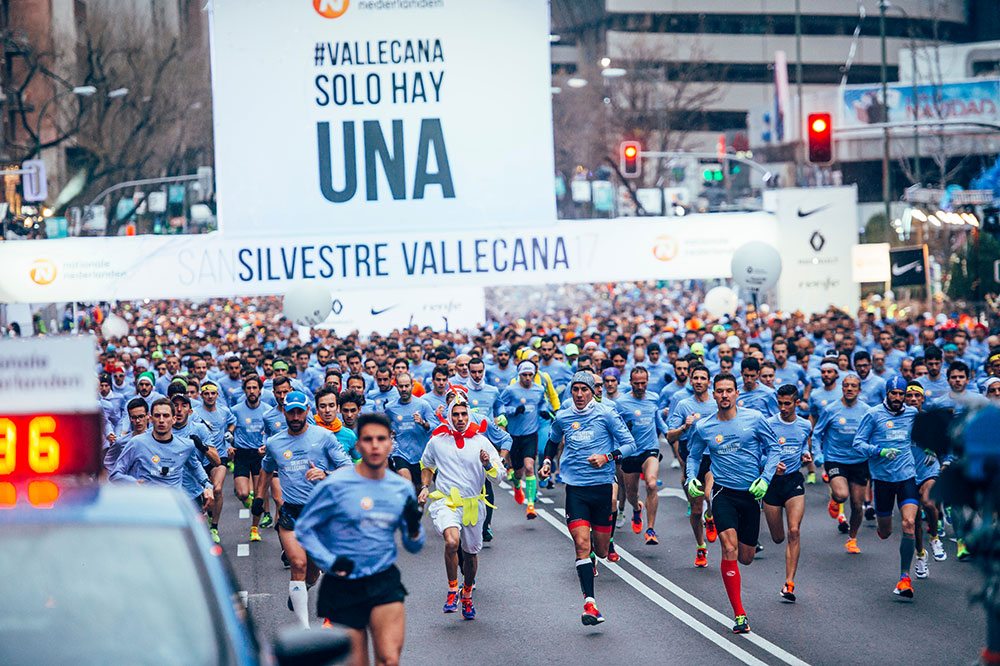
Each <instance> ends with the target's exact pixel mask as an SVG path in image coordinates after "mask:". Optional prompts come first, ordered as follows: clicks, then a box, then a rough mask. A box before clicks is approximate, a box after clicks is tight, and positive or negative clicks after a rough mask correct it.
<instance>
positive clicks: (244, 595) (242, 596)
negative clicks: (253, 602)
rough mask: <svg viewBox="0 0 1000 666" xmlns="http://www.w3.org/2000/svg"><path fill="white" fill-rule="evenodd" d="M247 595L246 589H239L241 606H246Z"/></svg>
mask: <svg viewBox="0 0 1000 666" xmlns="http://www.w3.org/2000/svg"><path fill="white" fill-rule="evenodd" d="M248 597H249V595H248V594H247V591H246V590H240V601H242V602H243V608H246V607H247V598H248Z"/></svg>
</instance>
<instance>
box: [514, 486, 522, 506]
mask: <svg viewBox="0 0 1000 666" xmlns="http://www.w3.org/2000/svg"><path fill="white" fill-rule="evenodd" d="M514 501H515V502H517V503H518V504H524V491H523V490H521V482H520V481H518V482H517V485H516V486H514Z"/></svg>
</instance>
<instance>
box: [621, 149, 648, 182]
mask: <svg viewBox="0 0 1000 666" xmlns="http://www.w3.org/2000/svg"><path fill="white" fill-rule="evenodd" d="M641 151H642V145H641V144H640V143H639V142H638V141H622V144H621V148H620V152H619V167H620V168H621V172H622V176H624V177H625V178H638V177H639V174H640V173H641V171H642V166H641V165H640V164H639V153H640V152H641Z"/></svg>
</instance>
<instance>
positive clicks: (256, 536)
mask: <svg viewBox="0 0 1000 666" xmlns="http://www.w3.org/2000/svg"><path fill="white" fill-rule="evenodd" d="M250 540H251V541H260V531H259V530H258V529H257V528H256V527H251V528H250Z"/></svg>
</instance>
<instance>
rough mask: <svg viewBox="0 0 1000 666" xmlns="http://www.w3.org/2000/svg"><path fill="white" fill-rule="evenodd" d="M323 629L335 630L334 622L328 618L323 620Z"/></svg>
mask: <svg viewBox="0 0 1000 666" xmlns="http://www.w3.org/2000/svg"><path fill="white" fill-rule="evenodd" d="M323 628H324V629H333V622H330V620H329V619H328V618H323Z"/></svg>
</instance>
